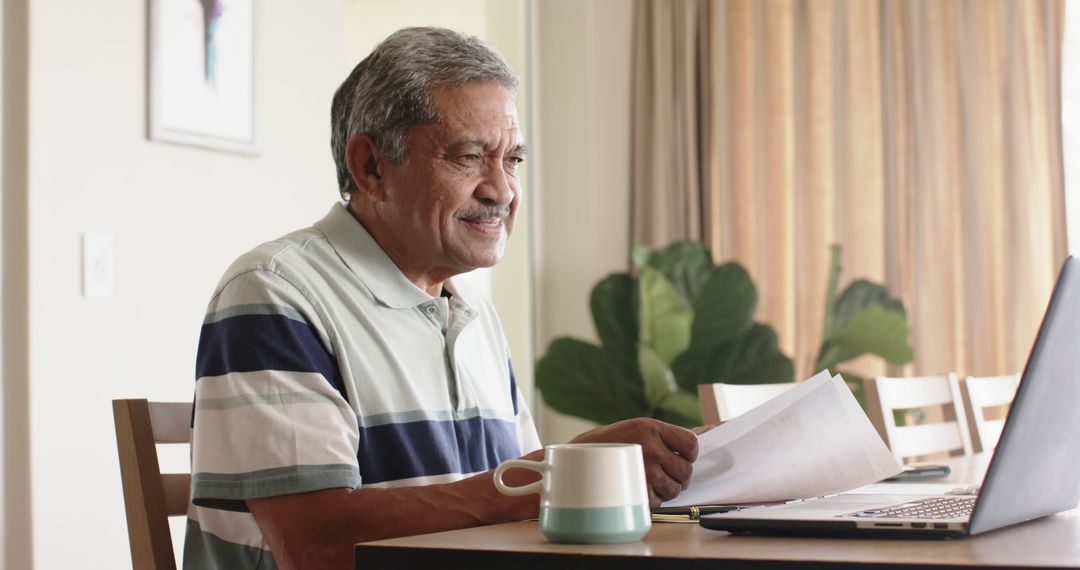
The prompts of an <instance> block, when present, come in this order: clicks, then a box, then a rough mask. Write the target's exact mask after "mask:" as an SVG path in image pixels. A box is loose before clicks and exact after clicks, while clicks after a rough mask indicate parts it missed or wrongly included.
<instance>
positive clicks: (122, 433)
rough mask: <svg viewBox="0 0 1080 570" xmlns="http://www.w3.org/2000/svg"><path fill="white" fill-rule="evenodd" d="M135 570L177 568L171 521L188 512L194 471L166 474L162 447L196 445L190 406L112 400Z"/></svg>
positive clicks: (185, 404)
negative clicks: (159, 447)
mask: <svg viewBox="0 0 1080 570" xmlns="http://www.w3.org/2000/svg"><path fill="white" fill-rule="evenodd" d="M112 404H113V421H114V422H115V423H116V447H117V451H118V453H119V455H120V478H121V480H122V482H123V485H124V509H125V511H126V512H127V524H128V541H129V542H130V544H131V563H132V567H133V568H138V569H140V570H141V569H144V568H145V569H149V570H164V569H169V570H175V569H176V557H175V555H174V553H173V546H172V538H171V536H170V534H169V517H170V516H181V515H185V514H187V510H188V502H189V499H190V496H191V474H190V473H166V474H162V473H161V468H160V467H159V465H158V456H157V448H156V446H155V444H158V443H191V402H182V403H181V402H175V403H174V402H147V401H146V400H113V403H112Z"/></svg>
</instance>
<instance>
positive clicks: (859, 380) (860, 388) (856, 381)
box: [838, 372, 867, 411]
mask: <svg viewBox="0 0 1080 570" xmlns="http://www.w3.org/2000/svg"><path fill="white" fill-rule="evenodd" d="M838 374H840V376H841V377H842V378H843V379H844V382H845V383H846V384H847V386H848V388H850V389H851V393H852V395H854V396H855V400H856V401H857V402H859V406H860V407H862V409H863V411H866V410H867V407H866V386H865V384H866V379H865V378H863V377H862V376H859V375H858V374H851V373H849V372H838Z"/></svg>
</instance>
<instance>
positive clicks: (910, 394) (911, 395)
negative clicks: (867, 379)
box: [878, 377, 953, 410]
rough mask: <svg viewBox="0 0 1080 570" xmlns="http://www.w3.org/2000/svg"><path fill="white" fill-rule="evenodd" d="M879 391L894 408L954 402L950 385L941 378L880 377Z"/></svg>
mask: <svg viewBox="0 0 1080 570" xmlns="http://www.w3.org/2000/svg"><path fill="white" fill-rule="evenodd" d="M878 393H879V394H880V395H881V399H882V401H885V402H889V407H891V408H893V409H894V410H910V409H915V408H925V407H928V406H941V405H945V404H950V403H952V401H953V399H952V394H951V393H950V392H949V385H948V383H946V382H942V381H941V379H940V378H934V377H921V378H879V379H878Z"/></svg>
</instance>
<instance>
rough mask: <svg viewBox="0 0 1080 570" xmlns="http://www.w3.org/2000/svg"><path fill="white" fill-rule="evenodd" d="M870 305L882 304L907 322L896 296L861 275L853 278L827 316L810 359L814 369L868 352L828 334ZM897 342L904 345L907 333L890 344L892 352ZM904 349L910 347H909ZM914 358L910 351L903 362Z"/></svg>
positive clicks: (896, 348)
mask: <svg viewBox="0 0 1080 570" xmlns="http://www.w3.org/2000/svg"><path fill="white" fill-rule="evenodd" d="M870 307H883V308H885V309H888V310H891V311H894V312H896V313H898V314H899V315H900V316H901V317H903V318H904V321H905V325H904V326H905V327H906V326H907V324H906V320H907V319H906V317H905V311H904V304H903V303H902V302H900V300H899V299H895V298H893V297H891V296H890V295H889V290H888V289H886V288H885V287H884V286H882V285H878V284H877V283H871V282H870V281H867V280H865V279H860V280H857V281H854V282H852V283H851V284H850V285H848V287H847V288H846V289H844V291H843V293H841V294H840V296H839V297H838V298H837V299H836V303H835V305H834V308H833V312H832V317H831V319H829V318H828V317H827V320H829V321H830V322H831V325H830V326H827V327H825V332H824V335H823V337H822V343H821V350H820V352H819V353H818V358H817V361H816V362H815V363H814V367H815V368H816V369H818V370H820V369H822V368H832V367H834V366H836V365H837V364H838V363H840V362H845V361H847V360H851V359H852V358H855V357H857V356H860V355H862V354H864V353H866V352H869V351H868V350H865V349H864V348H860V345H858V344H839V345H838V344H836V343H834V342H832V341H830V338H831V335H832V334H833V333H834V332H836V331H837V330H840V329H842V328H844V327H845V326H847V325H848V324H849V323H851V321H852V320H853V319H854V318H855V317H856V315H859V314H860V313H862V312H863V311H864V310H866V309H868V308H870ZM901 346H907V337H904V339H903V345H900V346H897V347H895V348H894V352H896V351H902V348H901ZM908 349H909V350H910V347H908ZM875 354H877V353H875ZM914 358H915V356H914V352H912V355H911V356H910V357H909V358H907V360H904V362H910V361H911V360H913V359H914Z"/></svg>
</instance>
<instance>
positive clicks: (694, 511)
mask: <svg viewBox="0 0 1080 570" xmlns="http://www.w3.org/2000/svg"><path fill="white" fill-rule="evenodd" d="M737 510H739V505H696V506H693V505H691V506H687V507H659V508H656V509H653V511H652V513H653V514H654V515H668V516H683V517H689V518H690V519H697V518H698V517H700V516H701V515H708V514H712V513H726V512H728V511H737Z"/></svg>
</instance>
